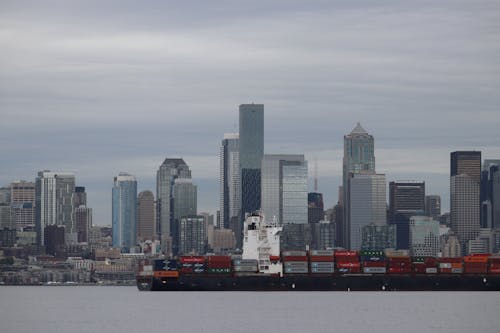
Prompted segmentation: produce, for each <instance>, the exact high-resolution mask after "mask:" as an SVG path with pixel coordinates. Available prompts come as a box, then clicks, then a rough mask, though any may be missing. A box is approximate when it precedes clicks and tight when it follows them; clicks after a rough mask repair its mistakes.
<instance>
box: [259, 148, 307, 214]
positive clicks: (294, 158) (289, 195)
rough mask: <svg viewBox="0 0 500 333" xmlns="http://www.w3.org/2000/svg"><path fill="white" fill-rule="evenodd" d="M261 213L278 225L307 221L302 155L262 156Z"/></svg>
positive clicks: (304, 165)
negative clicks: (275, 220) (274, 219)
mask: <svg viewBox="0 0 500 333" xmlns="http://www.w3.org/2000/svg"><path fill="white" fill-rule="evenodd" d="M261 170H262V171H261V174H262V177H261V181H262V183H261V198H262V210H263V212H264V215H265V216H266V218H267V219H268V220H271V219H273V218H274V217H276V219H277V220H278V222H279V223H281V224H290V223H293V224H305V223H307V222H308V206H307V175H308V173H307V161H306V160H305V159H304V155H264V158H263V159H262V169H261Z"/></svg>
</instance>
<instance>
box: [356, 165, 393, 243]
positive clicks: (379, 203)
mask: <svg viewBox="0 0 500 333" xmlns="http://www.w3.org/2000/svg"><path fill="white" fill-rule="evenodd" d="M348 200H349V207H350V212H349V218H350V221H349V228H350V230H349V235H350V239H349V247H350V249H351V250H360V249H361V243H362V231H363V227H365V226H367V225H369V224H374V225H379V226H382V225H386V224H387V203H386V181H385V175H383V174H375V173H369V172H363V173H355V174H353V175H352V178H351V179H350V180H349V199H348Z"/></svg>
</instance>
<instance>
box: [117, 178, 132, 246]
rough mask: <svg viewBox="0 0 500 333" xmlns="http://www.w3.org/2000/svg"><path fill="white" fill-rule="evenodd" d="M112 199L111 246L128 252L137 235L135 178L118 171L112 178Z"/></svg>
mask: <svg viewBox="0 0 500 333" xmlns="http://www.w3.org/2000/svg"><path fill="white" fill-rule="evenodd" d="M112 194H113V201H112V206H113V207H112V221H113V247H116V248H120V249H121V251H122V252H130V251H131V250H132V249H134V248H135V246H136V243H137V242H136V240H137V239H136V236H137V180H136V178H135V177H134V176H132V175H131V174H128V173H126V172H120V174H119V175H118V176H117V177H115V178H114V184H113V192H112Z"/></svg>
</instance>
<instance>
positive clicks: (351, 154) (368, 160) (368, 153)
mask: <svg viewBox="0 0 500 333" xmlns="http://www.w3.org/2000/svg"><path fill="white" fill-rule="evenodd" d="M374 146H375V145H374V139H373V136H372V135H370V134H368V132H367V131H366V130H365V129H364V128H363V127H361V124H360V123H357V125H356V127H355V128H354V129H353V130H352V131H351V133H349V134H347V135H345V136H344V158H343V162H342V165H343V177H342V178H343V180H342V200H341V199H339V201H342V203H341V204H342V206H343V209H344V213H343V222H344V226H345V227H344V235H343V238H342V243H343V246H344V247H346V248H351V244H350V240H351V238H352V237H351V234H350V232H351V230H352V229H353V228H352V227H351V217H350V213H351V211H352V208H351V201H350V197H351V194H350V190H351V185H350V181H351V179H352V177H353V175H355V174H358V173H360V172H361V171H364V172H372V173H374V172H375V155H374ZM358 236H359V237H360V235H358ZM359 240H360V239H359ZM359 245H360V244H359Z"/></svg>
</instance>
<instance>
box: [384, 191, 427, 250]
mask: <svg viewBox="0 0 500 333" xmlns="http://www.w3.org/2000/svg"><path fill="white" fill-rule="evenodd" d="M424 214H425V183H424V182H418V181H393V182H390V183H389V223H390V224H394V225H396V233H397V237H396V238H397V248H398V249H400V250H408V249H409V245H410V218H411V217H412V216H416V215H424Z"/></svg>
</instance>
